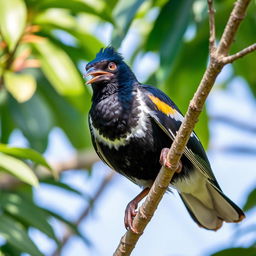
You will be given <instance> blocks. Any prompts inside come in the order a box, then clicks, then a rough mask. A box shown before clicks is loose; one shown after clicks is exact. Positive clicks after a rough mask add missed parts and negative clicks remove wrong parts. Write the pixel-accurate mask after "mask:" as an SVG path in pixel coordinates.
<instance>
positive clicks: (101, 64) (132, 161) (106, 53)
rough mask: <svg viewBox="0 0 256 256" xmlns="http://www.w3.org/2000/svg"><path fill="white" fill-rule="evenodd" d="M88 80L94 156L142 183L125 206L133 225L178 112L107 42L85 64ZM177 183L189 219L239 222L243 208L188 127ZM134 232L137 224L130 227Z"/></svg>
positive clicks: (214, 224)
mask: <svg viewBox="0 0 256 256" xmlns="http://www.w3.org/2000/svg"><path fill="white" fill-rule="evenodd" d="M86 71H87V73H86V76H89V75H90V76H91V79H90V80H89V81H88V82H87V84H91V85H92V89H93V96H92V107H91V109H90V113H89V126H90V131H91V137H92V142H93V145H94V148H95V150H96V152H97V154H98V155H99V157H100V158H101V159H102V161H104V162H105V163H106V164H107V165H108V166H109V167H111V168H112V169H114V170H115V171H117V172H119V173H120V174H122V175H124V176H125V177H127V178H128V179H129V180H131V181H132V182H134V183H135V184H137V185H139V186H141V187H142V188H143V191H142V192H141V193H140V194H139V195H138V196H137V197H135V198H134V199H133V200H132V201H131V202H130V203H129V204H128V205H127V208H126V212H125V226H126V228H130V229H132V230H133V227H132V220H133V217H134V216H135V215H136V211H135V210H136V208H137V206H138V202H139V201H140V200H142V199H143V198H144V197H145V196H146V195H147V193H148V191H149V188H150V187H151V186H152V184H153V182H154V180H155V178H156V176H157V174H158V172H159V170H160V167H161V164H160V162H161V163H164V164H165V165H167V166H168V165H169V164H168V162H166V161H165V155H166V148H170V146H171V144H172V141H173V139H174V136H175V135H176V132H177V130H178V129H179V127H180V125H181V122H182V120H183V116H182V114H181V112H180V111H179V109H178V107H177V106H176V105H175V104H174V103H173V101H172V100H171V99H170V98H169V97H168V96H167V95H165V94H164V93H163V92H162V91H160V90H158V89H157V88H155V87H152V86H149V85H145V84H141V83H140V82H138V80H137V78H136V77H135V75H134V74H133V72H132V71H131V69H130V68H129V66H128V65H127V64H126V63H125V62H124V60H123V58H122V56H121V55H120V54H119V53H117V52H116V51H115V49H114V48H112V47H107V48H105V49H101V50H100V52H99V53H98V54H97V55H96V58H95V59H94V60H92V61H91V62H89V63H88V64H87V65H86ZM170 187H171V188H175V189H177V191H178V192H179V194H180V197H181V199H182V201H183V202H184V204H185V206H186V208H187V210H188V212H189V213H190V215H191V217H192V218H193V220H194V221H195V222H196V223H197V224H198V225H199V226H201V227H204V228H206V229H209V230H217V229H219V228H220V227H221V226H222V223H223V221H225V222H239V221H241V220H242V219H243V218H244V213H243V211H242V210H241V209H240V208H239V207H238V206H236V205H235V204H234V203H233V202H232V201H231V200H230V199H229V198H228V197H227V196H225V195H224V194H223V192H222V190H221V188H220V186H219V185H218V182H217V180H216V179H215V177H214V174H213V172H212V169H211V166H210V163H209V161H208V159H207V156H206V153H205V151H204V149H203V146H202V144H201V143H200V141H199V139H198V137H197V136H196V134H195V133H193V134H192V135H191V137H190V139H189V141H188V144H187V146H186V149H185V152H184V154H183V156H182V157H181V165H180V169H179V170H178V171H177V172H176V173H175V174H174V176H173V179H172V181H171V184H170ZM134 231H135V232H136V230H134Z"/></svg>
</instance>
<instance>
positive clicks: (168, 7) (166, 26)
mask: <svg viewBox="0 0 256 256" xmlns="http://www.w3.org/2000/svg"><path fill="white" fill-rule="evenodd" d="M193 2H194V0H170V1H168V2H167V3H166V4H165V5H164V6H163V7H162V9H161V11H160V13H159V15H158V17H157V19H156V21H155V23H154V27H153V29H152V31H151V32H150V34H149V37H148V40H147V43H146V45H145V48H146V50H147V51H160V62H161V67H162V73H163V74H162V79H166V76H167V75H168V72H169V70H170V69H171V68H172V64H173V61H174V59H175V57H176V56H177V53H178V52H179V49H180V47H181V45H182V42H183V36H184V33H185V31H186V29H187V27H188V24H189V21H190V17H191V11H192V4H193Z"/></svg>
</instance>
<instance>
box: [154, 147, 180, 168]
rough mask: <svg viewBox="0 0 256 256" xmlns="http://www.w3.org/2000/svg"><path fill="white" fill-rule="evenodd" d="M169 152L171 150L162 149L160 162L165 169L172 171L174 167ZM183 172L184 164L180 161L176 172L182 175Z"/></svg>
mask: <svg viewBox="0 0 256 256" xmlns="http://www.w3.org/2000/svg"><path fill="white" fill-rule="evenodd" d="M168 152H169V148H163V149H162V151H161V154H160V159H159V162H160V164H161V165H162V166H164V167H165V168H167V169H170V168H171V167H172V165H171V163H170V162H169V160H168ZM181 170H182V163H181V161H179V164H178V167H177V168H176V171H175V172H177V173H180V172H181Z"/></svg>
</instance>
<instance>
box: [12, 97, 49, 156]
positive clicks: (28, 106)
mask: <svg viewBox="0 0 256 256" xmlns="http://www.w3.org/2000/svg"><path fill="white" fill-rule="evenodd" d="M8 106H9V110H10V113H11V115H12V117H13V120H14V121H15V123H16V124H17V126H18V128H19V129H20V130H21V131H22V132H23V134H24V136H25V137H26V138H27V139H28V141H29V143H30V145H31V147H32V148H34V149H36V150H37V151H39V152H44V150H45V149H46V147H47V143H48V134H49V132H50V130H51V128H52V127H53V119H52V113H51V110H50V109H49V107H48V105H47V104H46V102H45V101H44V99H43V98H42V97H41V96H40V95H39V94H38V93H35V94H34V96H33V97H32V98H31V99H30V100H29V101H26V102H24V103H20V104H19V103H18V102H17V101H16V100H15V99H13V98H11V97H9V104H8Z"/></svg>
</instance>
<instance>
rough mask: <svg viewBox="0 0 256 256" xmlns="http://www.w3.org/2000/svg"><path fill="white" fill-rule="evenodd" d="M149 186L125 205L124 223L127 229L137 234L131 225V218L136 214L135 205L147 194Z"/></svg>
mask: <svg viewBox="0 0 256 256" xmlns="http://www.w3.org/2000/svg"><path fill="white" fill-rule="evenodd" d="M148 192H149V188H145V189H143V190H142V191H141V192H140V193H139V194H138V195H137V196H136V197H135V198H134V199H133V200H132V201H131V202H130V203H129V204H128V205H127V206H126V209H125V216H124V225H125V228H126V229H127V230H128V229H130V230H131V231H132V232H134V233H136V234H138V233H139V232H138V231H137V230H136V229H135V228H134V227H133V219H134V217H135V216H136V214H137V211H136V209H137V207H138V204H139V202H140V201H141V200H142V199H143V198H144V197H145V196H146V195H147V194H148Z"/></svg>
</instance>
